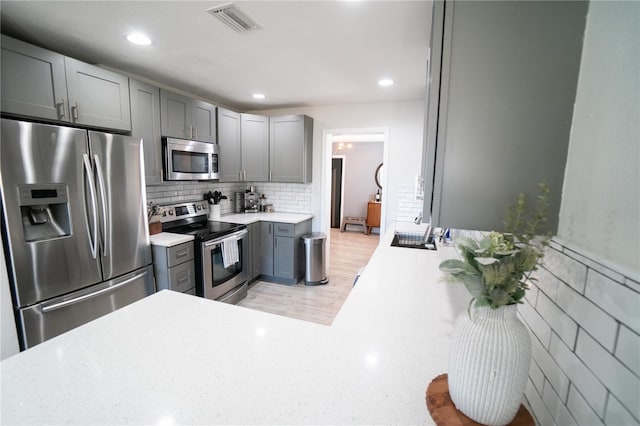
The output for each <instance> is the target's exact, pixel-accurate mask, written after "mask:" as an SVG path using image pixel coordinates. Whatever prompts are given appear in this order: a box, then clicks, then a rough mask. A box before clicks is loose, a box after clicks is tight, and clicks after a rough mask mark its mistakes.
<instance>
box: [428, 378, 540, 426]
mask: <svg viewBox="0 0 640 426" xmlns="http://www.w3.org/2000/svg"><path fill="white" fill-rule="evenodd" d="M425 399H426V400H427V408H428V409H429V414H431V418H432V419H433V421H434V422H435V423H436V425H438V426H482V425H481V424H480V423H476V422H474V421H473V420H471V419H470V418H469V417H467V416H465V415H464V414H462V412H461V411H459V410H458V409H457V408H456V406H455V405H454V404H453V401H451V396H450V395H449V381H448V380H447V375H446V374H441V375H439V376H438V377H436V378H435V379H433V380H432V381H431V383H429V386H428V387H427V395H426V397H425ZM508 426H535V422H534V421H533V417H531V414H530V413H529V410H527V409H526V408H525V406H524V405H520V409H519V410H518V413H517V414H516V417H515V418H514V419H513V420H511V423H509V425H508Z"/></svg>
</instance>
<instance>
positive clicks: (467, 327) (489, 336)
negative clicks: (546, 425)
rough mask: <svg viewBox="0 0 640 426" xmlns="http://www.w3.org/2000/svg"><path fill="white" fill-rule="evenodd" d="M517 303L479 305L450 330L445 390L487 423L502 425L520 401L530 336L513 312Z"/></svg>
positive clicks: (471, 414) (463, 408) (467, 411)
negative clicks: (449, 350)
mask: <svg viewBox="0 0 640 426" xmlns="http://www.w3.org/2000/svg"><path fill="white" fill-rule="evenodd" d="M516 307H517V305H507V306H502V307H500V308H497V309H492V308H489V307H480V308H475V307H474V308H472V309H471V318H469V315H467V314H466V313H465V314H464V315H463V316H462V317H461V318H460V320H459V321H458V322H457V324H456V328H455V330H454V334H453V339H452V345H451V352H450V355H449V372H448V381H449V394H450V395H451V400H452V401H453V403H454V404H455V405H456V408H457V409H458V410H460V411H462V412H463V413H464V414H465V415H466V416H467V417H469V418H471V419H472V420H475V421H476V422H478V423H482V424H485V425H506V424H508V423H509V422H510V421H511V420H513V418H514V417H515V415H516V413H517V412H518V409H519V408H520V404H521V403H522V400H523V396H524V390H525V386H526V384H527V376H528V374H529V364H530V363H531V338H530V337H529V332H528V331H527V329H526V328H525V326H524V324H522V322H521V321H520V320H519V319H518V318H517V317H516Z"/></svg>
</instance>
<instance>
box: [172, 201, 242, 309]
mask: <svg viewBox="0 0 640 426" xmlns="http://www.w3.org/2000/svg"><path fill="white" fill-rule="evenodd" d="M163 207H164V209H165V212H164V215H163V216H162V219H161V221H162V230H163V231H164V232H173V233H176V234H187V235H193V236H194V237H195V241H194V244H195V250H194V252H195V266H196V294H197V295H198V296H201V297H206V298H207V299H214V300H218V301H221V302H226V303H237V302H238V301H240V300H242V299H244V298H245V297H246V295H247V275H248V274H247V269H246V262H247V259H248V257H247V256H248V249H249V246H248V243H247V235H248V231H247V226H246V225H242V224H238V223H228V222H219V221H208V220H207V201H190V202H186V203H179V204H171V205H166V206H163Z"/></svg>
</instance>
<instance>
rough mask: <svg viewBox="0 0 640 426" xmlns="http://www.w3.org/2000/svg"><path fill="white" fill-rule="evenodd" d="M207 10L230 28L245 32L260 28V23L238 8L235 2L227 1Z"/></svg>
mask: <svg viewBox="0 0 640 426" xmlns="http://www.w3.org/2000/svg"><path fill="white" fill-rule="evenodd" d="M207 12H209V13H210V14H212V15H213V16H215V17H216V18H218V19H219V20H221V21H222V22H223V23H224V24H226V25H227V26H228V27H229V28H231V29H233V30H234V31H236V32H239V33H243V32H245V31H252V30H258V29H260V28H261V27H260V25H258V24H256V23H255V22H254V21H253V20H252V19H251V18H249V17H248V16H247V15H245V14H244V13H243V12H241V11H240V9H238V6H236V5H235V4H234V3H225V4H222V5H220V6H216V7H212V8H211V9H207Z"/></svg>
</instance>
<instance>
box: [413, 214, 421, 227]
mask: <svg viewBox="0 0 640 426" xmlns="http://www.w3.org/2000/svg"><path fill="white" fill-rule="evenodd" d="M413 223H415V224H416V225H420V224H421V223H422V212H420V213H418V216H417V217H416V218H414V219H413Z"/></svg>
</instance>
